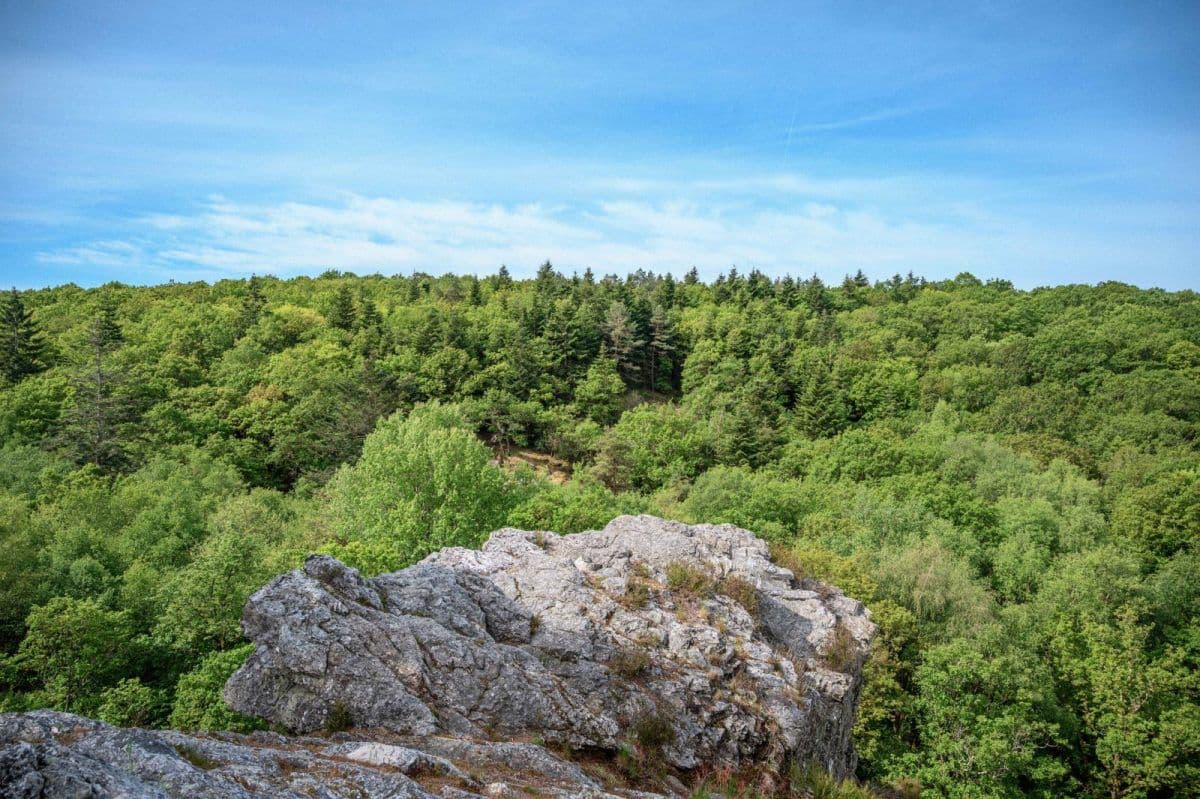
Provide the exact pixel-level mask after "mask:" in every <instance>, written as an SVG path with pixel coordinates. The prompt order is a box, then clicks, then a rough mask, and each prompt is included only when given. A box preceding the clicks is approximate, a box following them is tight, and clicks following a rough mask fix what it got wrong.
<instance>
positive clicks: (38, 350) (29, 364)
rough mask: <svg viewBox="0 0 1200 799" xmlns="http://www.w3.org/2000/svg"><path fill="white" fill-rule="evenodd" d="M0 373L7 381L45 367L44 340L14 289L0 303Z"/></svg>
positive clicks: (15, 380) (19, 378) (13, 381)
mask: <svg viewBox="0 0 1200 799" xmlns="http://www.w3.org/2000/svg"><path fill="white" fill-rule="evenodd" d="M0 336H2V337H3V338H0V374H3V376H4V378H5V379H6V380H7V381H8V382H10V383H16V382H19V381H20V380H21V378H23V377H26V376H28V375H31V374H36V373H37V372H40V371H41V370H42V369H43V368H45V366H44V364H43V363H42V358H43V355H44V353H45V342H44V341H43V340H42V336H41V333H40V332H39V331H38V329H37V325H36V324H35V323H34V321H33V315H32V314H31V313H30V311H29V310H28V309H27V308H26V307H25V303H24V302H22V300H21V295H20V293H19V292H18V291H17V290H16V289H15V288H14V289H13V290H12V291H11V292H9V294H8V296H7V297H6V298H5V300H4V304H3V305H2V306H0Z"/></svg>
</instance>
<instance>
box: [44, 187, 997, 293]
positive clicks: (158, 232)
mask: <svg viewBox="0 0 1200 799" xmlns="http://www.w3.org/2000/svg"><path fill="white" fill-rule="evenodd" d="M980 255H981V243H980V242H979V241H978V240H976V239H975V237H973V236H972V235H971V234H969V233H964V232H962V231H958V230H953V229H950V228H947V227H940V226H936V225H930V224H923V223H918V222H914V221H910V220H887V219H884V218H882V217H880V216H878V215H877V214H874V213H871V212H866V211H861V210H851V209H844V208H841V207H839V206H837V205H835V204H831V203H818V202H804V203H800V204H798V205H796V206H795V207H793V208H788V209H785V210H777V209H762V208H760V209H750V210H748V209H745V208H742V207H738V206H721V205H701V204H697V203H693V202H684V201H663V202H646V201H641V200H632V199H618V200H612V201H601V202H597V203H595V204H591V205H588V206H586V207H570V206H547V205H540V204H523V205H500V204H485V203H467V202H450V201H436V202H416V201H411V200H404V199H394V198H384V197H364V196H360V195H356V194H346V195H342V196H340V197H338V198H336V199H334V200H331V201H329V202H325V203H315V202H306V203H301V202H284V203H278V204H249V203H238V202H234V201H231V200H227V199H224V198H220V197H216V198H210V199H209V200H207V201H206V202H205V203H203V205H202V206H201V207H200V208H199V209H198V210H197V212H196V213H194V214H191V215H187V214H184V215H180V214H175V215H162V214H155V215H150V216H145V217H142V218H140V219H139V220H138V221H137V223H136V225H135V230H134V231H133V235H131V236H130V238H129V239H127V240H112V239H104V240H99V241H95V242H89V243H86V244H83V245H78V246H72V247H67V248H61V249H56V250H49V251H45V252H41V253H39V255H38V260H39V262H41V263H45V264H54V265H88V264H91V265H97V266H105V267H116V266H120V265H123V266H125V267H128V268H130V269H132V270H137V271H141V272H146V271H161V272H163V273H164V274H165V273H171V272H178V271H179V270H180V269H186V270H188V271H190V272H191V273H193V274H196V273H203V274H212V275H242V274H246V273H249V272H252V271H253V272H271V273H276V274H281V275H290V274H298V273H305V272H312V271H314V270H320V269H325V268H330V267H333V268H339V269H349V270H353V271H366V272H373V271H381V272H385V273H392V272H404V271H408V270H414V269H418V270H425V271H432V272H438V271H447V270H454V271H460V270H467V271H490V270H494V269H495V268H497V267H498V266H499V265H500V264H501V263H507V264H510V265H512V266H514V267H515V268H517V269H518V270H524V269H532V268H533V267H534V266H535V265H536V264H537V263H539V262H541V261H542V260H545V259H547V258H549V259H550V260H552V261H553V262H555V263H556V264H558V265H559V266H560V267H562V268H565V269H582V268H583V267H587V266H590V267H592V268H595V269H599V270H602V271H610V270H612V271H623V270H627V269H635V268H639V267H645V268H652V269H658V270H674V271H682V270H685V269H688V268H690V267H691V266H693V265H695V266H697V267H699V268H700V269H701V270H703V271H705V272H708V273H710V274H716V273H717V272H718V271H721V270H724V269H727V268H729V267H730V266H731V265H735V264H736V265H738V266H739V267H742V268H752V267H757V268H761V269H765V270H769V271H772V272H780V273H781V272H784V271H792V272H794V273H798V272H808V271H814V270H815V271H818V272H821V273H840V271H847V270H849V271H853V270H855V269H858V268H863V269H869V270H870V271H872V272H874V273H880V272H886V271H887V270H889V269H893V270H903V269H908V268H915V267H917V266H918V265H923V266H925V267H926V268H949V267H951V266H953V265H958V264H962V263H969V262H977V261H978V260H979V257H980Z"/></svg>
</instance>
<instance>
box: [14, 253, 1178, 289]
mask: <svg viewBox="0 0 1200 799" xmlns="http://www.w3.org/2000/svg"><path fill="white" fill-rule="evenodd" d="M547 263H549V264H551V268H552V269H554V272H555V274H556V275H558V276H559V277H561V278H562V279H564V280H573V279H576V278H582V277H583V275H584V274H586V272H588V271H591V272H592V273H593V275H594V280H595V282H596V283H600V282H602V281H604V280H606V279H608V278H616V279H617V280H618V281H621V282H625V281H628V280H629V279H630V278H632V277H633V276H634V275H636V274H637V273H638V272H642V273H644V274H645V275H646V276H647V277H650V278H658V279H661V278H664V277H667V276H670V277H671V278H673V279H674V280H676V281H677V282H679V283H682V282H683V281H684V279H685V277H686V276H687V274H688V273H689V272H691V271H692V269H695V270H696V271H697V272H698V275H697V281H696V282H697V283H699V284H700V285H704V286H706V287H707V286H712V285H713V284H715V283H717V282H721V281H724V280H728V279H729V278H730V275H731V274H735V275H736V276H737V277H738V278H739V279H745V278H747V277H748V276H750V275H753V274H758V275H763V276H764V277H766V278H768V279H769V280H770V282H771V283H772V285H774V284H777V283H780V282H781V281H784V280H787V279H788V278H790V279H792V280H793V281H794V282H795V283H796V284H797V285H803V284H805V283H807V282H809V281H810V280H812V278H818V279H819V280H820V281H821V282H822V284H823V285H825V286H826V287H827V288H830V289H840V288H841V287H842V284H843V282H844V281H846V280H850V279H853V278H854V277H855V276H856V274H863V276H864V277H866V278H867V280H868V281H869V283H868V284H867V287H869V288H877V287H881V286H883V285H884V284H887V283H888V282H890V281H893V280H894V279H895V278H897V277H898V278H900V279H901V280H905V281H907V280H915V281H917V283H918V285H922V286H927V285H933V286H936V285H938V284H952V283H955V282H957V281H960V280H974V281H976V282H977V283H978V284H979V285H981V286H988V285H1000V286H1001V287H1003V288H1007V289H1009V290H1011V291H1018V292H1025V293H1032V292H1035V291H1045V290H1053V289H1062V288H1071V287H1086V288H1100V287H1101V286H1106V285H1118V286H1128V287H1131V288H1134V289H1137V290H1139V291H1152V292H1163V293H1165V294H1187V293H1196V292H1197V291H1200V287H1196V288H1193V287H1185V288H1179V289H1168V288H1164V287H1162V286H1157V285H1140V284H1138V283H1133V282H1130V281H1126V280H1114V279H1108V280H1100V281H1096V282H1094V283H1087V282H1074V283H1041V284H1037V285H1034V286H1030V287H1022V286H1020V285H1018V284H1017V283H1016V282H1014V281H1013V280H1011V279H1009V278H1003V277H991V276H989V277H980V276H978V275H976V274H974V273H972V272H971V271H970V270H963V271H961V272H958V273H957V274H955V275H954V276H952V277H939V278H929V277H926V276H924V275H919V274H916V273H915V272H913V271H908V272H907V273H905V274H900V273H895V274H893V275H889V276H888V277H886V278H872V277H870V276H869V275H866V274H865V273H864V272H863V270H856V272H855V273H850V272H846V273H844V274H843V275H842V276H841V277H840V278H837V279H830V278H828V277H824V276H822V275H820V274H819V272H813V273H812V274H811V275H808V276H804V275H802V274H801V275H793V274H792V273H790V272H785V273H783V274H771V273H770V272H768V271H766V270H762V269H757V268H750V269H746V270H743V269H742V268H740V267H736V266H734V267H731V268H730V269H727V270H724V271H721V272H719V273H718V274H717V275H716V276H715V277H707V278H706V277H704V275H703V273H699V270H698V268H696V267H693V268H692V269H689V270H685V271H684V272H683V273H682V274H678V273H677V270H671V269H666V270H662V271H655V270H652V269H636V270H633V271H627V272H626V273H625V275H624V276H622V275H620V274H618V273H616V272H601V271H600V270H597V269H593V268H591V267H585V268H584V269H582V270H580V269H572V270H571V271H570V272H569V273H568V272H565V271H562V270H560V269H558V268H556V267H554V266H553V264H552V263H551V262H550V261H548V260H547V261H543V262H542V264H539V266H538V267H535V268H534V269H533V270H532V271H531V272H530V273H528V274H526V273H525V270H524V269H522V270H520V272H519V273H517V274H513V273H511V272H510V274H509V278H510V279H511V280H512V281H513V282H521V283H524V282H532V281H534V280H535V279H536V278H537V269H539V268H540V267H541V266H542V265H544V264H547ZM508 268H509V267H508V266H507V264H500V265H499V266H497V267H496V269H494V270H493V271H491V272H487V273H481V272H477V271H476V272H471V271H461V272H458V271H447V272H442V273H440V274H434V273H432V272H425V271H422V270H413V271H410V272H407V273H400V272H397V273H393V274H390V275H388V274H384V273H382V272H370V273H366V274H362V273H357V272H354V271H352V270H348V269H334V268H330V269H325V270H322V271H320V272H316V273H308V272H304V273H299V274H293V275H286V276H280V275H276V274H272V273H269V272H264V273H257V272H252V273H250V274H246V275H239V276H229V277H222V278H219V279H216V280H206V279H204V278H198V279H195V280H175V279H174V278H169V279H167V280H166V281H163V282H158V283H150V282H145V283H143V282H129V281H125V280H120V279H116V278H114V279H111V280H106V281H104V282H95V283H93V282H90V281H82V282H81V281H77V280H68V281H66V282H63V283H45V284H38V285H33V284H25V285H21V284H20V281H17V282H16V283H9V281H4V283H9V287H8V288H4V289H3V290H4V291H9V290H14V289H15V290H16V291H19V292H39V291H50V290H53V289H60V288H69V287H72V286H73V287H75V288H78V289H80V290H82V291H87V292H90V291H95V290H98V289H102V288H105V287H109V286H118V287H121V288H133V289H155V288H168V287H172V286H180V287H186V286H195V285H205V286H209V287H212V286H217V285H219V284H221V283H226V282H233V283H244V282H247V281H249V280H250V279H251V278H260V279H263V280H273V281H277V282H280V283H289V282H293V281H301V280H311V281H317V280H368V279H370V280H412V279H414V278H418V277H419V278H424V279H430V280H446V279H463V278H468V277H474V278H475V279H477V280H487V279H489V278H493V277H498V276H499V275H500V271H501V270H502V269H508ZM1003 284H1007V285H1003ZM0 288H3V283H0Z"/></svg>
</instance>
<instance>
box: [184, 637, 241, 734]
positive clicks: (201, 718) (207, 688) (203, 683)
mask: <svg viewBox="0 0 1200 799" xmlns="http://www.w3.org/2000/svg"><path fill="white" fill-rule="evenodd" d="M253 651H254V646H253V644H246V645H245V646H240V647H237V648H236V649H230V650H227V651H224V652H213V653H212V654H210V655H208V656H207V657H205V658H204V660H202V661H201V662H200V665H198V666H197V667H196V668H195V669H193V670H192V671H189V672H188V673H187V674H184V675H183V676H181V677H180V678H179V682H178V684H177V685H176V686H175V703H174V705H173V707H172V708H171V715H170V718H168V719H167V723H168V725H169V726H171V727H174V728H175V729H180V730H232V731H234V732H250V731H251V730H256V729H260V728H261V727H262V726H263V725H262V724H261V722H259V721H258V720H256V719H252V718H249V717H247V716H243V715H242V714H240V713H237V712H235V711H232V710H230V709H229V708H227V707H226V706H225V702H224V700H223V699H221V690H222V689H223V688H224V687H225V683H226V681H228V680H229V678H230V677H231V676H233V673H234V672H235V671H237V669H238V667H240V666H241V665H242V664H243V663H245V662H246V658H248V657H250V654H251V653H252V652H253Z"/></svg>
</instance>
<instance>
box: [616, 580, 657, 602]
mask: <svg viewBox="0 0 1200 799" xmlns="http://www.w3.org/2000/svg"><path fill="white" fill-rule="evenodd" d="M617 601H618V602H620V603H621V604H622V605H624V606H625V607H627V608H630V609H637V608H644V607H646V603H647V602H649V601H650V587H649V586H647V585H646V584H645V583H644V582H642V581H640V580H633V579H627V580H626V581H625V593H624V594H622V595H621V596H620V597H618V598H617Z"/></svg>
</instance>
